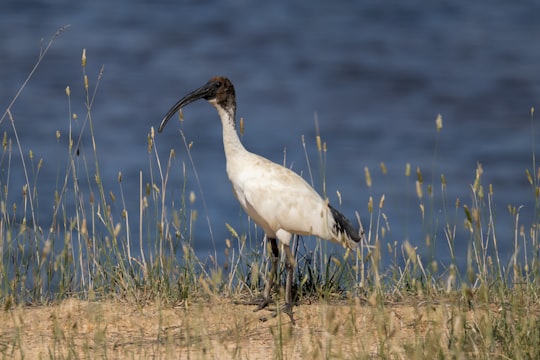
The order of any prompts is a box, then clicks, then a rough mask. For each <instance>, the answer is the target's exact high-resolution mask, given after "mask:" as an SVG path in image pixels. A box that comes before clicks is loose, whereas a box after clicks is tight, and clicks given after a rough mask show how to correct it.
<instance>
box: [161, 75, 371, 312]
mask: <svg viewBox="0 0 540 360" xmlns="http://www.w3.org/2000/svg"><path fill="white" fill-rule="evenodd" d="M198 99H205V100H207V101H209V102H210V103H211V104H212V105H213V106H214V107H215V108H216V110H217V111H218V114H219V117H220V118H221V123H222V126H223V146H224V149H225V158H226V162H227V175H228V176H229V180H230V181H231V183H232V186H233V192H234V195H235V196H236V198H237V199H238V201H239V202H240V204H241V206H242V208H243V209H244V210H245V211H246V213H247V214H248V215H249V216H250V217H251V218H252V219H253V221H255V223H257V224H258V225H259V226H260V227H261V228H262V229H263V230H264V233H265V235H266V237H267V239H268V241H269V243H270V245H271V247H272V270H271V272H270V275H269V278H268V281H267V284H266V287H265V291H264V294H263V299H262V300H261V301H260V302H258V305H259V306H258V308H257V309H256V310H260V309H262V308H264V307H266V306H267V305H268V304H270V303H271V291H272V287H273V283H274V279H275V278H276V277H277V265H278V264H277V262H278V255H279V251H278V247H277V242H276V239H278V240H279V241H280V242H281V243H282V244H283V247H284V251H285V253H286V255H287V271H288V273H287V282H286V291H285V307H284V311H285V312H286V313H287V314H288V315H289V316H290V318H291V321H292V322H293V323H294V319H293V316H292V284H291V283H292V271H293V267H294V263H295V261H294V257H293V255H292V253H291V250H290V242H291V238H292V235H293V234H298V235H313V236H317V237H319V238H321V239H326V240H331V241H334V242H337V243H340V244H342V245H343V246H347V247H350V248H354V247H355V246H356V244H358V243H359V242H360V241H361V240H362V238H363V236H364V233H363V231H362V230H360V232H357V231H355V230H354V228H353V227H352V225H351V224H350V222H349V221H348V220H347V219H346V218H345V217H344V216H343V215H342V214H341V213H339V212H338V211H337V210H336V209H334V208H333V207H332V206H330V205H329V204H328V201H327V200H323V199H322V198H321V197H320V195H319V194H318V193H317V192H316V191H315V190H313V188H312V187H311V186H310V185H309V184H308V183H307V182H306V181H305V180H304V179H303V178H302V177H300V176H299V175H298V174H296V173H295V172H293V171H291V170H289V169H287V168H285V167H283V166H281V165H278V164H276V163H274V162H271V161H270V160H267V159H265V158H263V157H261V156H259V155H256V154H253V153H251V152H249V151H247V150H246V149H245V148H244V146H243V145H242V143H241V142H240V138H239V137H238V134H237V132H236V126H235V117H236V98H235V92H234V87H233V85H232V83H231V81H230V80H229V79H227V78H225V77H215V78H212V79H211V80H210V81H208V82H207V83H206V84H205V85H203V86H202V87H200V88H199V89H197V90H195V91H193V92H191V93H189V94H188V95H186V96H185V97H184V98H182V99H181V100H180V101H178V102H177V103H176V104H175V105H174V106H173V107H172V108H171V109H170V110H169V112H168V113H167V114H166V115H165V117H164V118H163V121H162V122H161V124H160V126H159V130H158V131H159V132H161V131H162V130H163V127H164V126H165V124H166V123H167V121H168V120H169V119H170V118H171V117H172V116H173V115H174V113H176V112H177V111H178V110H179V109H181V108H182V107H184V106H186V105H188V104H189V103H191V102H193V101H195V100H198Z"/></svg>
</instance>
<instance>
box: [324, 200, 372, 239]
mask: <svg viewBox="0 0 540 360" xmlns="http://www.w3.org/2000/svg"><path fill="white" fill-rule="evenodd" d="M328 207H329V208H330V211H331V212H332V216H333V217H334V220H335V221H336V224H335V227H336V230H337V231H338V232H341V233H345V234H346V235H347V236H348V237H349V238H350V239H351V240H352V241H353V242H355V243H359V242H360V241H362V237H363V236H364V232H363V230H362V234H361V235H360V234H359V233H358V231H356V229H355V228H354V227H353V225H352V224H351V222H350V221H349V219H347V218H346V217H345V215H343V214H342V213H340V212H339V211H337V210H336V208H334V207H333V206H332V205H330V204H328Z"/></svg>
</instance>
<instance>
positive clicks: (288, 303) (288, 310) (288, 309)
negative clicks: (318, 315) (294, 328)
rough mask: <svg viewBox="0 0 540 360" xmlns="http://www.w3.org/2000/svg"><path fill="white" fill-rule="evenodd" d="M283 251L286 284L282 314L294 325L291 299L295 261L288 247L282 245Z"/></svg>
mask: <svg viewBox="0 0 540 360" xmlns="http://www.w3.org/2000/svg"><path fill="white" fill-rule="evenodd" d="M283 249H284V250H285V254H286V255H287V261H286V267H287V282H286V284H285V305H284V306H283V312H284V313H285V314H287V315H289V317H290V318H291V322H292V324H293V325H294V324H295V321H294V318H293V311H292V307H293V298H292V280H293V272H294V265H295V263H296V261H295V260H294V256H293V254H292V252H291V247H290V246H289V245H286V244H284V245H283Z"/></svg>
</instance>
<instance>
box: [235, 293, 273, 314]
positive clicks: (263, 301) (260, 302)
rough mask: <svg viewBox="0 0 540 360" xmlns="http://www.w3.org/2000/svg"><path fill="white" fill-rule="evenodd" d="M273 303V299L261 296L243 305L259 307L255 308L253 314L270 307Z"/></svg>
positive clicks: (244, 302)
mask: <svg viewBox="0 0 540 360" xmlns="http://www.w3.org/2000/svg"><path fill="white" fill-rule="evenodd" d="M272 303H273V301H272V298H271V297H264V296H259V297H256V298H253V299H251V300H247V301H243V302H241V304H242V305H257V307H256V308H255V310H253V312H257V311H260V310H262V309H264V308H266V307H268V305H270V304H272Z"/></svg>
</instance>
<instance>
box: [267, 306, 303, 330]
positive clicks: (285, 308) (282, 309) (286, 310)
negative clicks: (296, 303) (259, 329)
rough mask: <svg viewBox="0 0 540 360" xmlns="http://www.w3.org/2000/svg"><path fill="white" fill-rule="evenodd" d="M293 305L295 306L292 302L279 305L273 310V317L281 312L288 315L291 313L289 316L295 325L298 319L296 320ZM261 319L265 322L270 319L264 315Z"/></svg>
mask: <svg viewBox="0 0 540 360" xmlns="http://www.w3.org/2000/svg"><path fill="white" fill-rule="evenodd" d="M292 307H293V306H292V304H289V303H287V304H284V305H282V306H281V307H278V308H277V309H276V310H274V311H272V317H277V316H278V314H279V313H280V312H282V313H284V314H287V315H289V318H290V319H291V323H292V324H293V326H294V325H296V321H294V316H293V311H292ZM260 320H261V321H263V322H265V321H267V320H268V319H267V318H266V317H264V316H263V317H261V318H260Z"/></svg>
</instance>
